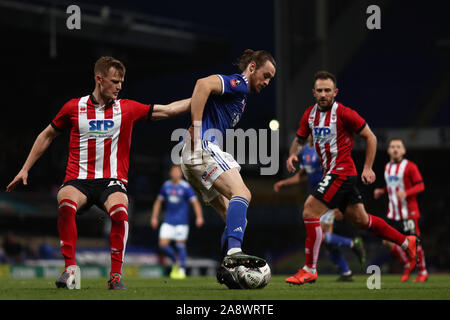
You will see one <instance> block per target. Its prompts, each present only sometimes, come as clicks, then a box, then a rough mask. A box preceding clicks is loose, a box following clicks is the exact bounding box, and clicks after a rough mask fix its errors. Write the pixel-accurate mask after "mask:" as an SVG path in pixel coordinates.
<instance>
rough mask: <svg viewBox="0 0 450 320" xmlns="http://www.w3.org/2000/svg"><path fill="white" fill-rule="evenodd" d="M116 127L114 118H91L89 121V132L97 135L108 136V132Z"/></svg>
mask: <svg viewBox="0 0 450 320" xmlns="http://www.w3.org/2000/svg"><path fill="white" fill-rule="evenodd" d="M112 128H114V121H113V120H91V121H89V134H90V135H97V136H107V135H108V132H109V131H110V130H111V129H112Z"/></svg>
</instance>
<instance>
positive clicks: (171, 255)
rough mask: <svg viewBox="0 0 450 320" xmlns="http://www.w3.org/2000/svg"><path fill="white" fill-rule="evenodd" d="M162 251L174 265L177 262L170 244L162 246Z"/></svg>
mask: <svg viewBox="0 0 450 320" xmlns="http://www.w3.org/2000/svg"><path fill="white" fill-rule="evenodd" d="M161 249H162V250H163V252H164V254H165V255H166V256H168V257H169V258H170V260H172V263H175V262H177V258H176V257H175V250H173V248H172V246H171V245H170V244H168V245H167V246H162V247H161Z"/></svg>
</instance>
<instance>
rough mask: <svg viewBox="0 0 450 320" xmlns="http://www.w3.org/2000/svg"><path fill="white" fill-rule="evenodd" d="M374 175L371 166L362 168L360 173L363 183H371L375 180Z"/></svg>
mask: <svg viewBox="0 0 450 320" xmlns="http://www.w3.org/2000/svg"><path fill="white" fill-rule="evenodd" d="M375 179H376V176H375V172H373V170H372V168H364V169H363V172H362V173H361V180H362V182H363V183H364V184H372V183H374V182H375Z"/></svg>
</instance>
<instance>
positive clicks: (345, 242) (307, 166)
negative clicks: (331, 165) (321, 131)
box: [273, 136, 366, 281]
mask: <svg viewBox="0 0 450 320" xmlns="http://www.w3.org/2000/svg"><path fill="white" fill-rule="evenodd" d="M299 166H300V170H299V171H298V172H297V173H296V174H295V175H294V176H292V177H289V178H287V179H284V180H280V181H278V182H276V183H275V184H274V185H273V189H274V191H275V192H279V191H280V189H281V188H282V187H287V186H291V185H294V184H298V183H300V182H302V181H304V180H305V179H307V180H308V183H309V188H310V190H315V189H316V187H317V185H318V184H319V182H320V181H321V180H322V178H323V173H322V168H321V166H320V160H319V157H318V156H317V153H316V150H315V148H314V146H313V142H312V137H311V136H309V137H308V144H306V145H305V146H304V147H303V149H302V151H301V152H300V155H299ZM342 218H343V216H342V212H340V210H339V209H330V210H328V211H327V212H326V213H325V214H324V215H323V216H322V217H321V218H320V224H321V227H322V230H323V232H324V235H325V236H324V243H325V246H326V248H327V250H328V257H329V258H330V259H331V261H333V262H334V264H335V265H336V266H337V267H338V268H339V271H340V273H341V275H340V277H339V278H338V281H353V277H352V271H351V270H350V268H349V266H348V263H347V261H346V259H345V257H344V255H343V253H342V251H341V249H340V247H348V248H351V249H352V250H353V252H354V253H355V254H356V255H357V257H358V259H359V261H360V263H361V265H364V263H365V256H366V254H365V250H364V246H363V242H362V239H361V238H360V237H356V238H354V239H351V238H348V237H344V236H340V235H337V234H335V233H333V225H334V220H335V219H337V220H341V219H342Z"/></svg>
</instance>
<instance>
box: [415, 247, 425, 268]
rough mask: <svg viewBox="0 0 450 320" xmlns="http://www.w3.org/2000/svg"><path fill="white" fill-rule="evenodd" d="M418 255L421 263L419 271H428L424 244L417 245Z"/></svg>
mask: <svg viewBox="0 0 450 320" xmlns="http://www.w3.org/2000/svg"><path fill="white" fill-rule="evenodd" d="M417 255H418V257H419V263H418V264H417V266H418V267H419V272H422V273H423V272H425V271H427V266H426V264H425V253H424V252H423V247H422V246H417Z"/></svg>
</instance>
